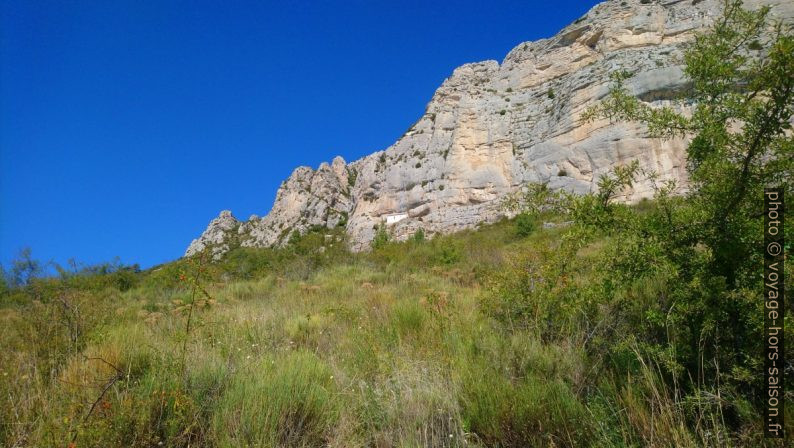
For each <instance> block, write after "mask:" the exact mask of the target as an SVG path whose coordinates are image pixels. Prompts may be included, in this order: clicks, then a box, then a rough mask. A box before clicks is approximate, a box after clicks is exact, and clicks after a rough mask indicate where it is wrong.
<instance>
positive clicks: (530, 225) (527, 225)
mask: <svg viewBox="0 0 794 448" xmlns="http://www.w3.org/2000/svg"><path fill="white" fill-rule="evenodd" d="M536 227H537V223H536V222H535V218H534V217H533V216H532V215H530V214H529V213H526V212H524V213H519V214H518V216H516V234H517V235H518V236H520V237H522V238H523V237H527V236H529V235H531V234H532V232H534V231H535V229H536Z"/></svg>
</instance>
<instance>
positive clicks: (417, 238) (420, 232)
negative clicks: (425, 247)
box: [412, 227, 425, 243]
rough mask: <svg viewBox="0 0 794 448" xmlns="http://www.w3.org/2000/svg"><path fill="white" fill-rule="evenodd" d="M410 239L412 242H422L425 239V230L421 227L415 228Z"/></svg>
mask: <svg viewBox="0 0 794 448" xmlns="http://www.w3.org/2000/svg"><path fill="white" fill-rule="evenodd" d="M412 239H413V240H414V242H417V243H421V242H423V241H424V240H425V231H424V229H422V228H421V227H420V228H418V229H416V232H414V235H413V237H412Z"/></svg>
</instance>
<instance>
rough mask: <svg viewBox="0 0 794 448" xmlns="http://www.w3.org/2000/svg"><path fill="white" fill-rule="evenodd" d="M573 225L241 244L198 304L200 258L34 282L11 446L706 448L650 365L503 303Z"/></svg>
mask: <svg viewBox="0 0 794 448" xmlns="http://www.w3.org/2000/svg"><path fill="white" fill-rule="evenodd" d="M563 231H564V230H562V229H560V228H556V229H546V230H541V229H539V230H536V231H535V232H534V233H532V234H531V235H530V236H528V237H519V236H517V234H516V226H515V224H514V223H512V222H503V223H499V224H496V225H493V226H487V227H484V228H482V229H480V230H477V231H471V232H463V233H460V234H457V235H453V236H449V237H442V238H436V239H434V240H432V241H422V242H409V243H402V244H388V245H386V246H385V247H383V248H380V249H379V250H377V251H375V252H372V253H368V254H356V255H354V254H349V253H347V252H346V251H344V250H343V249H342V246H343V244H342V243H340V242H333V243H329V242H326V241H325V238H324V236H323V235H310V236H308V237H305V238H304V239H303V240H302V241H300V242H298V244H297V245H296V246H295V247H293V248H291V249H289V250H287V251H272V250H238V251H236V252H235V253H233V254H231V255H230V256H229V257H227V259H226V260H225V261H223V262H222V263H219V264H214V265H207V266H204V267H203V268H202V271H201V274H200V280H199V281H198V283H199V285H200V286H201V288H203V289H204V290H205V291H206V293H207V295H206V296H205V295H204V294H203V293H202V292H200V291H199V292H197V293H196V300H195V306H194V307H192V311H191V307H190V306H189V304H190V303H191V302H192V301H193V295H192V291H193V287H192V283H193V281H192V279H193V276H194V275H195V274H196V272H197V266H196V264H195V260H193V262H190V261H184V260H183V261H180V262H177V263H173V264H170V265H166V266H162V267H159V268H157V269H154V270H152V271H149V272H145V273H142V274H138V275H136V276H135V278H133V279H131V280H130V279H127V280H126V281H124V282H120V281H119V279H118V278H110V279H109V280H108V279H107V278H105V277H107V276H105V277H88V278H79V277H74V278H71V279H67V280H62V281H55V280H51V281H40V282H37V283H34V284H33V285H32V286H31V287H29V288H28V289H27V290H25V291H17V292H16V293H12V294H10V295H7V297H5V298H3V299H2V300H3V302H2V306H0V326H2V328H3V331H2V333H0V344H2V347H3V349H2V352H0V445H4V446H68V445H69V443H70V442H72V441H74V446H76V447H88V446H95V447H108V446H141V447H144V446H158V444H159V443H161V442H162V443H163V445H164V446H220V447H236V446H336V447H355V446H378V447H387V446H587V445H592V446H629V445H639V444H642V445H649V446H686V445H690V446H696V445H699V444H700V443H702V442H703V440H702V439H700V440H699V439H698V436H697V435H695V433H693V432H692V431H691V430H688V429H687V428H686V427H685V424H684V423H683V419H682V418H681V417H680V415H678V411H677V410H676V409H674V407H673V406H672V405H671V404H670V399H669V397H668V396H666V394H667V393H668V392H667V391H664V390H661V391H659V390H655V389H654V385H655V384H657V383H658V381H657V380H656V379H655V376H656V374H655V370H654V369H653V368H652V367H650V366H643V365H642V364H640V365H639V366H638V367H637V368H635V369H634V370H633V373H632V374H634V375H637V376H639V378H640V380H639V382H640V383H641V384H642V386H643V387H641V388H640V387H637V388H635V387H629V386H626V381H625V379H620V378H618V379H617V380H616V379H615V378H613V377H612V375H611V374H608V373H607V372H608V371H609V370H608V369H605V368H604V367H603V365H601V364H600V363H601V362H602V360H601V359H597V358H594V357H592V356H590V355H589V354H588V353H587V350H585V347H586V344H587V343H588V342H589V341H587V340H586V338H587V335H586V334H581V333H580V332H577V331H575V329H574V330H573V331H570V332H569V334H570V335H571V336H570V337H554V338H549V337H546V336H545V335H544V332H543V331H539V330H538V329H537V328H536V327H532V326H527V325H521V324H518V323H516V322H513V321H512V320H511V319H509V318H507V319H506V318H504V317H502V318H499V319H497V318H496V317H495V316H496V315H497V314H498V312H497V311H495V310H496V308H494V307H493V306H491V305H490V304H489V303H490V301H492V300H493V298H494V297H496V296H499V293H498V291H499V290H500V289H499V285H503V284H504V282H503V281H502V280H500V278H503V277H504V275H513V278H516V277H515V275H514V274H515V272H516V270H518V271H521V270H527V269H530V270H531V269H532V266H535V265H541V264H543V263H544V262H545V261H546V257H547V256H548V254H550V253H553V251H554V248H555V247H556V246H557V245H558V244H559V237H560V235H561V234H562V233H563ZM605 244H607V242H606V241H604V240H599V241H597V243H596V244H594V245H591V246H588V247H586V248H584V249H582V250H581V251H580V253H579V256H578V257H576V259H575V260H573V261H572V262H571V265H570V266H569V267H568V268H567V269H568V272H569V273H570V274H569V277H570V279H571V280H570V282H572V283H578V284H586V283H587V282H588V281H589V279H590V278H591V277H592V276H593V275H594V270H595V266H596V263H595V261H596V260H597V257H598V256H600V255H601V254H602V252H603V246H604V245H605ZM323 246H324V247H325V249H319V248H320V247H323ZM519 277H520V276H519ZM180 278H181V279H180ZM119 284H122V285H123V286H124V288H126V287H127V286H129V285H132V286H133V287H132V288H130V289H127V290H125V291H123V292H121V291H120V290H119V289H118V288H117V285H119ZM523 286H524V287H532V285H529V286H527V284H526V282H524V284H523ZM516 287H522V286H521V285H517V286H516ZM188 316H190V317H188ZM188 319H190V322H191V323H190V326H191V329H190V332H189V333H188V332H187V331H186V328H187V321H188ZM572 325H573V324H572ZM105 389H106V392H105V393H104V395H102V392H103V390H105ZM98 397H101V398H99V399H98ZM649 397H651V398H650V400H649ZM93 403H96V405H95V407H94V409H93V411H89V409H90V408H91V406H92V404H93ZM89 412H90V415H89Z"/></svg>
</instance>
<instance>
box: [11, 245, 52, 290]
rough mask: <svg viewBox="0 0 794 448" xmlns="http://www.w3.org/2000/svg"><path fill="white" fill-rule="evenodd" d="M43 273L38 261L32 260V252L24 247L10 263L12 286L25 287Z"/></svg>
mask: <svg viewBox="0 0 794 448" xmlns="http://www.w3.org/2000/svg"><path fill="white" fill-rule="evenodd" d="M43 273H44V268H43V267H42V265H41V263H40V262H39V261H38V260H35V259H33V255H32V251H31V250H30V248H29V247H26V248H24V249H22V250H20V251H19V254H18V255H17V257H16V258H15V259H13V260H12V261H11V282H12V283H13V286H25V285H27V284H29V283H30V281H31V280H33V279H34V278H36V277H39V276H41V275H42V274H43Z"/></svg>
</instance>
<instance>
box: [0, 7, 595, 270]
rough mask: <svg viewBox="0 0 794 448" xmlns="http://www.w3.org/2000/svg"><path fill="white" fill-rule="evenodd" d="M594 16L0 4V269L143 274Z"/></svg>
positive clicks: (474, 10) (528, 11)
mask: <svg viewBox="0 0 794 448" xmlns="http://www.w3.org/2000/svg"><path fill="white" fill-rule="evenodd" d="M596 3H597V2H595V1H582V0H555V1H553V2H552V1H548V0H546V1H532V0H524V1H488V2H485V1H481V2H468V1H467V2H427V1H400V2H396V1H373V0H370V1H344V2H325V1H316V2H309V1H306V2H283V1H278V2H268V1H251V2H246V1H223V2H222V1H213V2H210V1H171V0H150V1H132V0H130V1H89V0H84V1H62V0H61V1H29V0H2V1H0V262H2V263H3V265H5V266H8V262H9V260H11V259H12V258H13V257H14V256H15V255H16V253H17V252H18V250H19V249H20V248H22V247H26V246H27V247H30V248H32V250H33V255H34V257H35V258H39V259H41V260H54V261H56V262H60V263H63V262H65V261H66V260H67V259H69V258H72V257H74V258H76V259H78V260H80V261H83V262H86V263H97V262H101V261H107V260H110V259H112V258H113V257H116V256H119V257H121V260H122V261H123V262H125V263H130V264H131V263H140V264H141V265H142V266H144V267H148V266H151V265H154V264H157V263H161V262H164V261H168V260H172V259H175V258H178V257H179V256H181V255H182V253H183V251H184V249H185V248H186V247H187V245H188V244H189V243H190V240H191V239H192V238H194V237H196V236H197V235H198V234H200V233H201V231H202V230H204V228H205V226H206V224H207V223H208V221H209V220H210V219H212V218H213V217H215V216H216V215H217V213H218V212H219V211H220V210H222V209H231V210H232V211H233V213H234V214H235V216H237V217H239V218H247V217H248V216H249V215H250V214H252V213H256V214H259V215H264V214H265V213H266V212H267V211H268V210H269V209H270V207H271V205H272V203H273V199H274V197H275V193H276V189H277V188H278V185H279V184H280V183H281V181H282V180H283V179H285V178H286V177H287V176H289V174H290V173H291V172H292V170H293V169H294V168H295V167H297V166H299V165H310V166H312V167H316V166H317V165H318V164H319V163H320V162H322V161H330V160H331V159H332V158H333V157H334V156H335V155H341V156H342V157H344V158H345V159H346V160H348V161H350V160H355V159H357V158H359V157H361V156H364V155H366V154H369V153H371V152H374V151H377V150H381V149H384V148H386V147H387V146H389V145H390V144H392V143H393V142H394V141H395V140H396V139H397V138H398V137H399V136H400V135H401V134H402V133H403V132H404V131H405V130H406V129H407V128H408V127H409V126H410V125H411V124H412V123H413V122H414V121H416V119H417V118H418V117H419V116H420V115H421V113H422V112H423V110H424V107H425V105H426V103H427V102H428V101H429V99H430V98H431V96H432V94H433V92H434V91H435V89H436V88H437V87H438V86H439V85H440V84H441V82H442V81H443V80H444V79H445V78H446V77H447V76H449V75H450V73H451V72H452V70H453V69H454V68H455V67H457V66H459V65H461V64H464V63H467V62H475V61H481V60H486V59H496V60H498V61H501V60H502V59H503V58H504V56H505V55H506V54H507V52H508V51H510V49H512V48H513V47H514V46H516V45H518V44H519V43H520V42H523V41H527V40H534V39H538V38H542V37H549V36H551V35H553V34H555V33H556V32H557V31H558V30H559V29H560V28H562V27H563V26H565V25H567V24H569V23H570V22H572V21H573V20H575V19H576V18H578V17H580V16H582V15H583V14H584V13H586V12H587V10H589V9H590V7H592V6H593V5H594V4H596Z"/></svg>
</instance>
